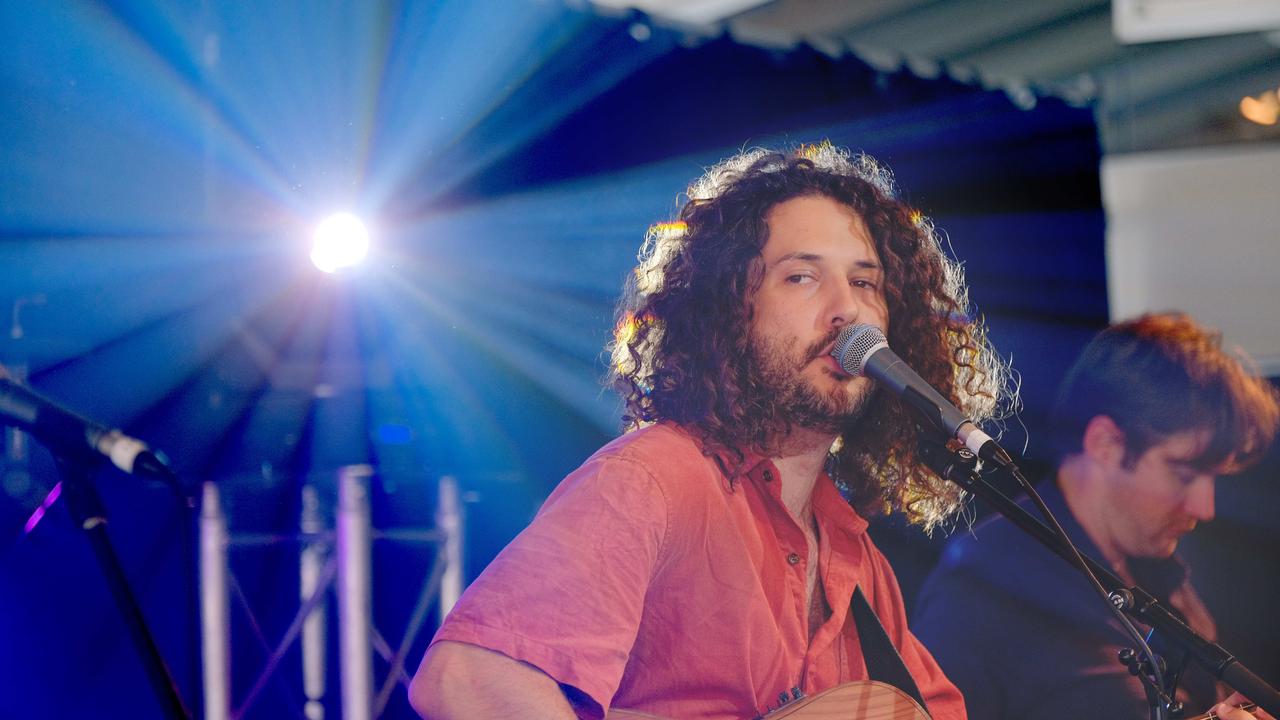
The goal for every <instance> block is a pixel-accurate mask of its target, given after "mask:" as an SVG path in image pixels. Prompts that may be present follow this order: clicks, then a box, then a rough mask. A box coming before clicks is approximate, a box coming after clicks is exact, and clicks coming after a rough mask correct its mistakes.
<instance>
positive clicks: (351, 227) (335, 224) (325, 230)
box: [311, 212, 369, 273]
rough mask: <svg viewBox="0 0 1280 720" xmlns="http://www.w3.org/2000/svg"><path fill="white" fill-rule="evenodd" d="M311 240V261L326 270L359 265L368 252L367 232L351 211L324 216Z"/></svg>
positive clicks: (330, 270)
mask: <svg viewBox="0 0 1280 720" xmlns="http://www.w3.org/2000/svg"><path fill="white" fill-rule="evenodd" d="M311 239H312V243H311V262H313V263H315V266H316V267H318V268H320V269H321V270H323V271H325V272H327V273H331V272H336V271H337V270H339V269H341V268H344V267H351V266H352V265H358V264H359V263H360V261H361V260H364V258H365V256H366V255H368V254H369V231H368V230H365V228H364V223H362V222H360V218H358V217H356V216H355V215H352V214H351V213H345V212H344V213H337V214H336V215H330V216H329V217H327V218H325V219H324V220H323V221H321V223H320V224H319V225H317V226H316V231H315V233H314V234H313V235H312V236H311Z"/></svg>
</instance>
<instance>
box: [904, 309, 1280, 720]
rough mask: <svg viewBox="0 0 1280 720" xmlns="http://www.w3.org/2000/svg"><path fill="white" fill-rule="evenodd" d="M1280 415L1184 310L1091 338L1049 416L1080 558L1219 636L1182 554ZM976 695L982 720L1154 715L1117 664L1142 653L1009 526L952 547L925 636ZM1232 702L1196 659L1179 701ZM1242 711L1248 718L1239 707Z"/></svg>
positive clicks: (1196, 705) (1064, 512) (1055, 490)
mask: <svg viewBox="0 0 1280 720" xmlns="http://www.w3.org/2000/svg"><path fill="white" fill-rule="evenodd" d="M1278 418H1280V410H1277V402H1276V394H1275V392H1274V391H1273V390H1272V388H1271V387H1270V386H1269V385H1268V384H1267V382H1266V381H1265V380H1263V379H1261V378H1259V377H1256V376H1255V375H1253V374H1251V373H1250V372H1249V371H1248V370H1246V368H1245V367H1244V365H1242V363H1241V361H1240V360H1238V359H1237V358H1235V357H1232V356H1231V355H1229V354H1228V353H1226V352H1224V351H1223V350H1222V347H1221V338H1220V337H1219V335H1218V334H1217V333H1216V332H1212V331H1210V330H1208V329H1206V328H1203V327H1201V326H1199V325H1197V324H1196V323H1195V322H1194V321H1193V320H1192V319H1191V318H1190V317H1188V316H1186V315H1184V314H1177V313H1171V314H1158V315H1145V316H1143V317H1140V318H1137V319H1136V320H1132V321H1129V322H1125V323H1121V324H1118V325H1114V326H1112V327H1110V328H1108V329H1106V330H1104V331H1103V332H1102V333H1100V334H1099V335H1098V336H1097V337H1095V338H1094V340H1093V341H1092V342H1090V343H1089V345H1088V346H1087V347H1086V348H1085V349H1084V351H1083V353H1082V354H1081V356H1080V357H1079V359H1078V360H1077V361H1076V363H1075V365H1074V366H1073V367H1072V368H1071V370H1070V371H1069V373H1068V374H1067V376H1066V378H1065V380H1064V381H1063V383H1062V386H1061V387H1060V388H1059V393H1058V397H1057V400H1056V403H1055V407H1054V410H1053V415H1052V432H1053V440H1054V443H1055V449H1056V451H1057V453H1058V465H1057V473H1056V477H1054V478H1052V479H1051V480H1050V481H1048V482H1045V483H1042V484H1041V485H1040V487H1039V493H1040V494H1041V496H1043V498H1044V500H1045V503H1046V504H1047V505H1048V507H1049V509H1050V510H1051V511H1052V512H1053V513H1054V515H1055V516H1056V517H1057V518H1058V520H1059V522H1060V523H1061V524H1062V526H1063V528H1064V529H1065V530H1066V532H1067V534H1068V535H1069V536H1070V537H1071V539H1072V541H1073V542H1074V543H1075V544H1076V545H1077V547H1079V549H1080V551H1081V552H1082V553H1084V554H1086V555H1089V556H1091V557H1093V558H1094V559H1095V560H1098V561H1099V562H1101V563H1103V564H1105V565H1107V566H1109V568H1110V569H1111V570H1112V571H1113V572H1115V573H1116V574H1117V575H1118V576H1119V577H1121V578H1123V579H1124V581H1125V583H1127V584H1134V583H1136V584H1138V585H1140V586H1142V587H1143V588H1145V589H1146V590H1147V591H1149V592H1150V593H1151V594H1153V595H1154V596H1156V597H1157V598H1158V599H1159V600H1160V601H1161V602H1162V603H1164V604H1165V605H1166V606H1167V607H1169V608H1171V609H1173V610H1174V611H1176V612H1178V613H1181V615H1182V616H1183V617H1184V618H1185V620H1186V622H1187V623H1188V624H1189V625H1190V626H1191V627H1192V628H1193V629H1194V630H1195V631H1196V632H1198V633H1200V634H1201V635H1203V636H1205V637H1207V638H1210V639H1212V638H1214V637H1215V635H1216V632H1215V627H1214V622H1213V618H1211V617H1210V615H1209V612H1208V611H1207V609H1206V608H1205V606H1204V604H1203V603H1202V602H1201V600H1200V598H1199V596H1198V595H1197V594H1196V592H1195V590H1194V589H1193V588H1192V586H1191V584H1190V582H1189V579H1188V570H1187V568H1186V566H1184V565H1183V564H1182V562H1181V561H1180V560H1179V558H1178V556H1177V555H1176V553H1175V550H1176V548H1177V545H1178V540H1179V539H1180V538H1182V536H1183V535H1185V534H1186V533H1188V532H1190V531H1191V530H1192V529H1194V528H1195V526H1196V525H1197V524H1198V523H1202V522H1206V521H1208V520H1211V519H1213V515H1214V482H1215V478H1216V477H1217V476H1219V475H1230V474H1232V473H1237V472H1239V471H1241V470H1243V469H1245V468H1247V467H1249V466H1250V465H1251V464H1253V463H1255V462H1257V461H1258V460H1259V459H1260V458H1261V457H1262V455H1263V454H1264V453H1265V452H1266V450H1267V449H1268V447H1269V445H1270V443H1271V441H1272V439H1273V438H1274V436H1275V434H1276V427H1277V422H1278ZM913 627H914V628H915V630H916V631H917V633H918V634H919V637H920V638H921V640H922V641H923V642H924V643H925V644H926V645H927V646H928V647H929V648H930V650H931V651H933V653H934V655H935V657H937V659H938V662H939V663H940V664H941V665H942V667H943V669H944V670H945V671H946V673H947V675H948V676H949V677H950V678H952V680H954V681H955V682H956V684H957V685H958V686H959V687H960V689H961V691H962V692H963V693H964V696H965V702H966V705H967V706H968V708H969V713H970V716H971V717H975V718H984V720H986V719H990V720H999V719H1000V718H1027V717H1034V718H1040V719H1045V720H1054V719H1057V718H1061V719H1063V720H1066V719H1068V718H1070V719H1072V720H1078V719H1079V718H1084V717H1109V718H1126V719H1128V718H1143V717H1148V716H1149V714H1148V710H1147V699H1146V695H1145V692H1144V690H1143V688H1142V684H1141V682H1140V681H1139V680H1138V679H1137V678H1136V677H1133V676H1131V675H1130V674H1129V672H1128V670H1127V669H1126V668H1125V667H1124V666H1123V665H1122V664H1121V663H1120V662H1119V661H1118V660H1117V652H1118V651H1119V650H1120V649H1121V648H1124V647H1130V646H1132V645H1133V642H1132V641H1131V640H1130V638H1129V636H1128V635H1127V634H1125V633H1124V631H1123V630H1122V629H1121V627H1120V625H1119V623H1118V622H1117V621H1116V620H1115V618H1114V617H1113V616H1112V614H1111V612H1109V611H1108V609H1107V608H1106V607H1105V605H1104V603H1103V600H1102V599H1101V598H1100V597H1099V596H1098V595H1097V593H1096V592H1095V591H1094V590H1093V589H1091V588H1090V587H1089V586H1088V585H1087V581H1086V580H1085V578H1083V577H1081V576H1080V575H1079V574H1078V573H1077V572H1076V571H1075V570H1073V569H1072V568H1070V567H1069V566H1068V565H1067V564H1065V563H1064V562H1062V561H1061V560H1060V559H1059V558H1058V557H1057V556H1056V555H1053V554H1052V553H1051V552H1050V551H1048V550H1047V549H1045V548H1044V547H1043V546H1042V545H1040V544H1039V543H1038V542H1036V541H1035V540H1034V539H1032V538H1031V537H1030V536H1028V535H1026V534H1024V533H1023V532H1022V531H1021V530H1019V529H1018V528H1016V527H1015V526H1014V525H1013V524H1012V523H1010V522H1009V521H1008V520H1006V519H1005V518H1003V517H996V518H992V519H991V520H989V521H988V522H985V523H982V524H980V525H979V526H978V527H976V528H974V531H973V532H972V534H966V535H964V536H961V537H958V538H956V539H955V540H953V541H952V542H951V543H950V544H949V546H948V547H947V549H946V551H945V553H944V555H943V558H942V560H941V562H940V563H939V565H938V567H937V568H935V570H934V571H933V572H932V573H931V574H930V576H929V577H928V579H927V580H926V582H925V585H924V589H923V590H922V593H921V596H920V601H919V605H918V607H917V610H916V623H915V624H914V625H913ZM1217 697H1219V695H1218V693H1217V688H1216V687H1215V683H1214V680H1213V678H1212V677H1210V676H1209V675H1208V674H1207V673H1206V672H1204V671H1203V670H1201V669H1200V668H1199V667H1198V666H1196V665H1195V664H1194V663H1189V666H1188V670H1187V672H1186V673H1184V675H1183V680H1182V682H1181V685H1180V692H1179V696H1178V699H1180V700H1182V701H1184V703H1185V705H1186V707H1187V709H1188V711H1190V712H1203V711H1205V710H1207V709H1208V708H1209V706H1210V705H1212V704H1213V703H1214V701H1215V700H1216V699H1217ZM1235 712H1237V713H1238V712H1241V711H1235Z"/></svg>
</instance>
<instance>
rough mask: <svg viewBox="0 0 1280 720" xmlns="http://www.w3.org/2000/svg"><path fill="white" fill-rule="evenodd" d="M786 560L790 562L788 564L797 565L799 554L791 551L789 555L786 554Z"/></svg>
mask: <svg viewBox="0 0 1280 720" xmlns="http://www.w3.org/2000/svg"><path fill="white" fill-rule="evenodd" d="M787 562H788V563H790V564H792V565H799V564H800V556H799V555H797V554H796V553H791V554H790V555H788V556H787Z"/></svg>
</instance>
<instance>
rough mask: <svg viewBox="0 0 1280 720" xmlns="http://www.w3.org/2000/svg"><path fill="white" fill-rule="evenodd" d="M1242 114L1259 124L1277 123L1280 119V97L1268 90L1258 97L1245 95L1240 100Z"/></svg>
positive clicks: (1273, 91)
mask: <svg viewBox="0 0 1280 720" xmlns="http://www.w3.org/2000/svg"><path fill="white" fill-rule="evenodd" d="M1240 114H1241V115H1243V116H1245V118H1247V119H1248V120H1249V121H1251V122H1255V123H1257V124H1259V125H1275V124H1276V121H1277V120H1278V119H1280V97H1278V96H1277V95H1276V91H1275V90H1268V91H1266V92H1264V93H1262V95H1260V96H1258V97H1256V98H1255V97H1253V96H1251V95H1245V96H1244V97H1243V98H1242V99H1241V100H1240Z"/></svg>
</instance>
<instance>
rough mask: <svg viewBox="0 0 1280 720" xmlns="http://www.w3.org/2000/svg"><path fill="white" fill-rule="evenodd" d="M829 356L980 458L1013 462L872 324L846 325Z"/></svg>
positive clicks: (846, 370)
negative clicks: (871, 382) (915, 369)
mask: <svg viewBox="0 0 1280 720" xmlns="http://www.w3.org/2000/svg"><path fill="white" fill-rule="evenodd" d="M831 355H832V356H833V357H835V359H836V362H838V363H840V367H841V368H843V369H844V371H845V372H847V373H849V374H850V375H853V376H855V377H857V376H863V377H869V378H871V379H872V380H875V381H876V382H877V383H879V384H880V385H881V387H884V388H886V389H887V390H889V391H890V392H892V393H893V394H895V395H897V396H898V397H900V398H902V399H903V400H904V401H905V402H906V403H907V404H908V405H910V406H911V407H912V408H914V409H915V410H916V411H917V412H918V413H919V414H920V415H921V416H923V417H924V419H925V420H928V421H929V424H931V425H933V426H934V427H936V428H937V429H938V430H941V431H942V432H943V433H946V434H947V435H948V436H950V437H954V438H956V439H958V440H959V441H960V442H962V443H964V445H965V447H967V448H969V449H970V450H972V451H973V452H974V453H975V454H976V455H977V456H978V457H980V458H982V459H983V460H989V461H992V462H995V463H998V464H1000V465H1005V466H1007V465H1012V464H1013V459H1012V458H1010V457H1009V453H1007V452H1005V450H1004V448H1002V447H1000V445H999V444H998V443H996V441H995V440H993V439H991V436H990V435H988V434H986V433H985V432H983V431H982V430H981V429H980V428H979V427H978V426H977V425H976V424H974V422H973V421H972V420H970V419H969V418H967V417H965V416H964V413H962V412H960V411H959V410H957V409H956V406H954V405H952V404H951V402H950V401H948V400H947V399H946V398H944V397H943V396H942V395H940V394H939V393H938V391H937V390H934V389H933V387H932V386H930V385H929V383H927V382H925V381H924V378H922V377H920V376H919V375H917V374H916V371H914V370H912V369H911V368H910V367H909V366H908V365H907V364H906V363H905V362H903V360H902V358H900V357H898V356H897V355H896V354H895V353H894V352H893V351H892V350H890V349H889V341H888V340H885V337H884V333H883V332H881V331H880V329H879V328H877V327H875V326H873V325H866V324H862V325H848V326H846V327H845V328H844V329H843V330H841V331H840V335H839V337H837V338H836V344H835V347H833V348H832V349H831Z"/></svg>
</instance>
